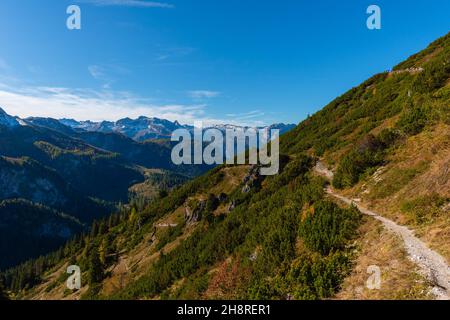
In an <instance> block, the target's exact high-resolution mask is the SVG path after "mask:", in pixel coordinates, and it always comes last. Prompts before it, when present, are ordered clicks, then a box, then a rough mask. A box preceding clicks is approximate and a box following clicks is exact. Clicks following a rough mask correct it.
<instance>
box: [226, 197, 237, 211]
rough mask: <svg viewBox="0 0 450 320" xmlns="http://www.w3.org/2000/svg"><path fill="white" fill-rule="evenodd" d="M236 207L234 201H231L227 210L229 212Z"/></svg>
mask: <svg viewBox="0 0 450 320" xmlns="http://www.w3.org/2000/svg"><path fill="white" fill-rule="evenodd" d="M234 208H236V201H234V200H233V201H231V203H230V205H229V206H228V212H231V211H233V210H234Z"/></svg>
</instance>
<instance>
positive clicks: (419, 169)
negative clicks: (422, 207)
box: [344, 123, 450, 262]
mask: <svg viewBox="0 0 450 320" xmlns="http://www.w3.org/2000/svg"><path fill="white" fill-rule="evenodd" d="M379 173H380V174H377V175H374V176H373V177H371V178H370V179H367V180H366V181H362V182H361V183H359V184H358V185H356V186H355V187H354V188H352V189H349V190H346V191H345V192H344V193H345V195H346V196H348V197H350V198H360V199H362V200H363V202H364V203H365V205H366V206H367V207H369V208H370V209H372V210H374V211H376V212H379V213H380V214H381V215H383V216H386V217H387V218H389V219H392V220H394V221H396V222H397V223H399V224H405V225H408V227H410V228H411V229H413V230H414V231H415V232H416V234H417V236H419V237H420V238H421V239H422V240H423V241H424V242H425V243H426V244H427V245H428V246H429V247H430V248H432V249H433V250H436V251H437V252H439V253H440V254H441V255H443V256H444V257H445V258H446V259H447V261H448V262H450V214H449V210H448V208H449V205H448V202H447V205H442V206H441V209H440V212H438V213H437V214H435V215H434V216H433V218H432V219H429V220H427V221H426V222H424V223H420V224H418V223H417V221H415V219H413V216H414V212H409V213H407V212H405V211H404V210H402V205H403V204H404V203H405V202H410V201H414V200H417V199H419V198H425V199H426V198H429V199H432V198H433V196H434V195H438V196H440V197H442V198H446V199H449V198H450V126H449V125H445V124H442V123H441V124H438V125H436V126H435V127H434V128H432V129H429V130H426V131H424V132H422V133H420V134H419V135H417V136H413V137H410V138H409V139H408V140H407V141H406V142H405V143H404V144H403V145H402V146H400V147H399V148H398V149H397V150H395V152H394V153H393V154H392V155H391V156H390V157H389V163H388V164H387V165H386V166H385V167H383V168H382V169H381V170H380V171H379ZM430 201H431V200H430Z"/></svg>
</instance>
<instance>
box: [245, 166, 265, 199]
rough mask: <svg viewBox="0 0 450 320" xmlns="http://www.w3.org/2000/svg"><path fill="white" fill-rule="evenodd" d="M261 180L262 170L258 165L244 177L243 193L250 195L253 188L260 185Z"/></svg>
mask: <svg viewBox="0 0 450 320" xmlns="http://www.w3.org/2000/svg"><path fill="white" fill-rule="evenodd" d="M260 178H261V174H260V168H259V166H257V165H254V166H252V167H251V168H250V170H249V172H248V174H247V175H246V176H245V177H244V179H243V180H242V182H243V183H244V184H245V185H244V187H243V188H242V193H249V192H250V191H251V189H252V187H253V186H254V185H255V184H256V183H259V181H260Z"/></svg>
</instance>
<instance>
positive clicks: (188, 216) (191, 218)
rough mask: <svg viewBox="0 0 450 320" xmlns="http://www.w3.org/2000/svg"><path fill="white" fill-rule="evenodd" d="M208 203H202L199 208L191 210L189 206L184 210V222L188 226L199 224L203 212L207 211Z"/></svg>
mask: <svg viewBox="0 0 450 320" xmlns="http://www.w3.org/2000/svg"><path fill="white" fill-rule="evenodd" d="M205 206H206V201H203V200H202V201H200V202H199V204H198V206H197V208H195V209H191V208H190V207H189V206H188V205H186V207H185V208H184V221H185V222H186V224H187V225H189V224H193V223H196V222H199V221H200V219H201V212H202V211H203V210H204V209H205Z"/></svg>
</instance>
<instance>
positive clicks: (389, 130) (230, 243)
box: [3, 34, 450, 299]
mask: <svg viewBox="0 0 450 320" xmlns="http://www.w3.org/2000/svg"><path fill="white" fill-rule="evenodd" d="M449 102H450V34H449V35H447V36H445V37H443V38H441V39H439V40H437V41H436V42H434V43H433V44H431V45H430V47H429V48H427V49H426V50H424V51H423V52H421V53H419V54H417V55H414V56H412V57H411V58H409V59H408V60H406V61H405V62H403V63H401V64H399V65H398V66H397V67H395V68H394V70H393V71H392V72H385V73H381V74H378V75H376V76H374V77H372V78H371V79H369V80H367V81H365V82H364V83H363V84H361V85H360V86H358V87H356V88H353V89H351V90H350V91H348V92H347V93H345V94H344V95H343V96H341V97H339V98H337V99H336V100H334V101H333V102H331V103H330V104H329V105H327V106H326V107H325V108H324V109H323V110H322V111H320V112H318V113H317V114H315V115H313V116H311V117H310V118H308V119H307V120H305V121H304V122H302V123H301V124H300V125H299V126H298V127H297V129H296V130H294V131H292V132H289V133H287V134H286V135H284V136H283V137H281V153H282V155H281V162H282V163H281V164H282V165H281V172H280V174H279V175H276V176H271V177H262V176H259V174H258V169H257V168H255V167H249V166H222V167H219V168H216V169H214V170H212V171H210V172H209V173H207V174H206V175H204V176H201V177H199V178H197V179H195V180H193V181H191V182H188V183H186V184H185V185H183V186H182V187H179V188H176V189H175V190H173V191H172V192H170V193H169V194H168V195H167V196H165V195H162V198H159V199H155V200H153V201H152V202H151V203H150V204H149V205H148V206H146V207H145V208H143V209H140V208H137V207H134V206H130V207H126V208H124V209H123V210H122V211H121V212H118V213H117V215H115V216H114V217H115V218H114V219H113V220H111V219H109V220H105V221H102V222H101V223H100V224H99V225H96V226H95V228H93V229H92V231H91V233H90V234H86V235H85V236H84V237H82V238H81V239H79V240H77V241H72V242H71V243H69V244H67V245H66V247H65V248H64V249H63V250H61V251H60V252H59V254H58V255H55V254H53V255H50V256H48V257H46V258H43V259H44V261H46V268H45V269H43V270H41V272H34V271H33V270H35V268H34V266H35V263H36V262H30V263H28V264H27V265H24V266H21V267H18V268H16V269H12V270H9V271H8V272H6V273H4V274H3V278H4V282H5V284H6V285H7V286H8V287H9V288H11V289H14V291H15V297H16V298H27V299H32V298H39V299H42V298H50V299H52V298H53V299H62V298H67V299H80V298H85V299H96V298H123V299H154V298H160V299H181V298H183V299H200V298H227V299H242V298H249V299H326V298H343V297H358V298H370V297H372V298H373V297H378V298H401V297H407V298H426V297H428V295H427V283H426V282H425V281H424V280H423V278H421V276H420V275H418V274H417V273H416V270H415V267H414V266H413V265H412V264H411V262H409V261H408V260H407V258H406V255H405V251H404V249H403V248H402V247H401V244H399V239H397V238H395V237H392V236H389V235H387V234H386V233H385V231H383V229H382V227H381V226H380V225H377V224H374V221H373V220H371V219H370V218H367V217H365V218H362V217H361V214H360V213H359V211H358V210H357V209H356V208H354V207H348V206H342V205H341V204H336V203H334V202H333V201H332V200H331V199H328V198H327V197H326V196H325V194H324V186H325V185H326V182H325V180H324V179H323V178H321V177H318V176H316V175H315V174H314V173H313V172H312V168H313V166H314V164H315V161H316V159H317V158H318V157H321V158H323V159H324V161H325V162H326V163H327V164H328V165H329V166H330V167H331V168H333V169H334V171H335V173H336V174H335V177H334V180H333V182H332V183H333V186H334V187H335V188H337V189H339V190H341V192H342V193H344V194H346V193H347V194H350V195H354V194H357V193H358V192H357V191H358V190H363V191H362V192H365V191H366V190H367V189H364V187H363V186H364V185H365V186H368V185H370V181H374V180H375V181H377V179H379V177H380V176H381V180H379V182H380V181H383V182H382V183H383V185H382V187H379V189H378V191H375V190H376V188H378V186H375V187H373V188H372V187H371V188H370V189H368V190H369V192H368V193H367V195H368V196H367V197H368V198H370V197H372V198H371V201H373V203H377V201H382V200H383V199H389V198H391V197H392V195H395V194H398V195H400V194H402V193H400V192H402V190H403V187H404V186H408V185H409V187H410V188H411V187H414V186H415V187H416V188H417V189H416V190H421V191H420V192H423V193H424V195H419V194H416V195H414V196H413V194H414V191H411V190H409V191H407V190H403V191H404V192H407V194H408V196H411V197H416V198H411V199H407V198H395V199H391V200H392V201H390V202H389V203H390V204H392V205H393V207H392V208H393V211H392V212H391V214H392V215H397V214H399V212H400V211H397V210H395V213H394V209H395V208H397V205H400V202H401V201H403V200H405V201H404V202H402V203H401V208H400V209H401V212H405V213H404V214H405V215H410V217H411V218H412V219H411V220H405V221H403V222H404V223H413V222H414V221H415V223H429V224H430V225H431V226H436V224H439V225H441V226H442V228H443V230H444V231H445V230H448V226H449V223H448V220H445V219H448V214H446V212H448V211H446V210H448V198H449V196H448V192H449V189H448V188H447V186H448V178H445V177H446V175H447V174H448V170H444V171H443V172H441V171H439V165H445V164H447V168H448V159H449V150H448V143H447V142H448V138H447V137H448V132H449V131H448V128H449V125H450V122H449V121H450V118H449V105H450V104H449ZM421 141H422V142H423V143H428V142H431V143H432V145H433V148H434V149H432V150H428V148H424V147H420V145H421ZM413 158H420V159H422V160H423V161H422V162H423V163H421V162H419V163H415V164H414V165H413ZM380 170H383V173H380ZM439 173H441V174H442V173H443V174H444V178H443V180H442V181H441V182H439V183H434V184H433V182H432V181H431V179H432V178H433V177H437V175H438V174H439ZM380 183H381V182H380ZM422 184H423V187H421V186H422ZM244 187H245V188H244ZM358 188H359V189H358ZM386 190H390V191H388V192H387V191H386ZM377 192H378V193H377ZM383 192H385V194H383ZM386 192H387V194H386ZM430 192H432V193H433V196H432V198H431V199H432V200H431V201H430V199H428V198H426V197H428V193H430ZM434 194H435V195H434ZM363 200H364V201H365V200H366V199H363ZM430 208H431V209H432V212H433V213H432V214H430V213H429V209H430ZM408 212H411V213H408ZM400 218H401V217H400V216H399V219H400ZM430 218H431V220H430ZM424 221H426V222H424ZM445 232H447V231H445ZM424 236H425V237H426V236H429V235H425V234H424ZM444 236H448V233H444ZM436 241H439V240H437V239H436V238H430V239H429V242H430V243H431V245H432V246H433V245H435V246H437V247H441V246H440V244H439V243H437V244H436ZM448 243H450V242H449V241H447V244H448ZM69 263H70V264H73V263H75V264H77V265H79V266H80V267H81V269H82V271H83V279H85V280H84V282H83V283H84V287H83V288H82V289H81V290H79V291H76V292H69V291H68V290H65V289H64V280H65V277H66V275H65V268H66V266H67V265H68V264H69ZM370 264H377V265H380V266H381V267H383V268H386V269H383V270H387V271H385V272H386V273H385V274H383V277H384V280H385V283H386V284H387V285H386V286H385V287H384V289H383V290H381V291H378V292H377V294H378V296H374V294H373V293H371V294H372V295H371V294H369V293H366V292H365V289H364V288H363V287H364V281H365V279H364V278H363V277H364V275H366V276H367V274H366V270H365V269H364V267H365V266H367V265H370ZM24 273H28V274H30V273H31V274H32V275H33V276H32V277H31V279H32V280H33V281H32V282H31V283H30V284H28V285H27V284H26V283H25V284H23V285H21V286H17V285H16V283H17V279H18V278H20V277H21V275H23V274H24ZM355 287H358V288H360V289H358V290H356V289H355Z"/></svg>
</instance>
